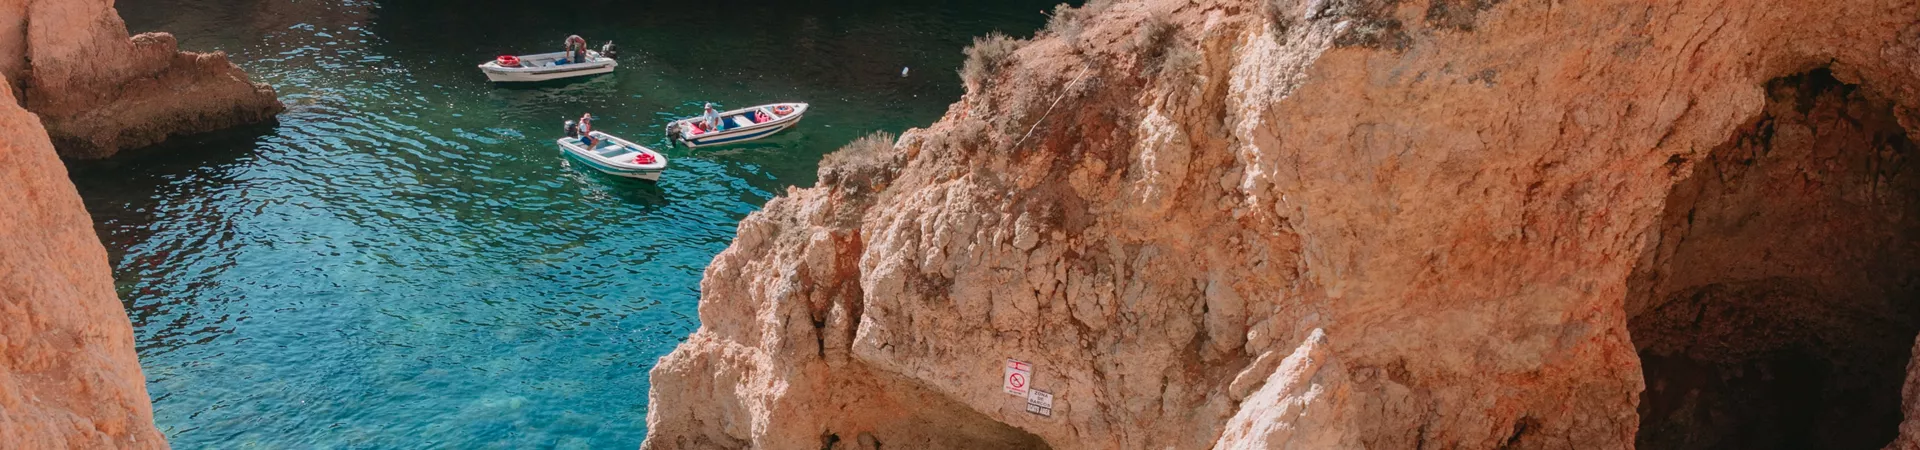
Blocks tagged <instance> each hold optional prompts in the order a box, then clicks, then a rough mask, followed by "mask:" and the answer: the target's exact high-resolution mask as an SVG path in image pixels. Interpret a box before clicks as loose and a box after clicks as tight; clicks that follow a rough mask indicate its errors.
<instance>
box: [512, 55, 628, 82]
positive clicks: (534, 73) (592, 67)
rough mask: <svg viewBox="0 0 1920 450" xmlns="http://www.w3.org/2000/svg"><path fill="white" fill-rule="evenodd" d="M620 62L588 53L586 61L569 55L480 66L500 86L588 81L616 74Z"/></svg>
mask: <svg viewBox="0 0 1920 450" xmlns="http://www.w3.org/2000/svg"><path fill="white" fill-rule="evenodd" d="M619 66H620V62H619V61H614V60H613V58H611V57H608V56H606V55H605V54H603V53H601V52H596V51H593V50H588V51H587V60H586V61H572V60H568V59H567V52H553V53H541V54H537V55H524V56H501V57H499V58H496V59H494V60H492V61H487V62H486V63H485V64H481V65H480V71H481V72H486V74H487V79H488V80H492V81H493V82H496V83H511V82H532V81H548V80H558V79H562V78H573V77H584V76H588V75H598V74H603V73H608V72H613V68H614V67H619Z"/></svg>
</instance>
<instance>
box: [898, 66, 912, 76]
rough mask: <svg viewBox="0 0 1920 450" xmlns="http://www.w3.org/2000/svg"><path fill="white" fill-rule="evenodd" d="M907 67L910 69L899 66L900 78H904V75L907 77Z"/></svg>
mask: <svg viewBox="0 0 1920 450" xmlns="http://www.w3.org/2000/svg"><path fill="white" fill-rule="evenodd" d="M907 69H910V67H901V68H900V77H901V78H906V77H907Z"/></svg>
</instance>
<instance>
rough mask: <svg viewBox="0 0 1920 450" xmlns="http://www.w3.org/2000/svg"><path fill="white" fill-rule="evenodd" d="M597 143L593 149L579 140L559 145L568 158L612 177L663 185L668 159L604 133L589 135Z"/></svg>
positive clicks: (567, 139) (573, 139)
mask: <svg viewBox="0 0 1920 450" xmlns="http://www.w3.org/2000/svg"><path fill="white" fill-rule="evenodd" d="M587 135H588V136H592V137H593V138H594V139H595V145H594V147H593V148H591V149H589V148H587V146H586V145H585V144H583V143H581V142H580V139H579V138H568V137H563V138H560V139H559V140H557V141H555V142H557V143H559V144H560V149H561V150H565V151H566V152H567V154H570V155H573V156H575V157H578V158H579V159H580V160H582V161H585V162H586V163H587V165H588V166H591V167H593V168H594V170H599V171H601V172H606V173H607V174H609V175H617V176H623V177H627V178H639V179H642V180H650V181H659V180H660V172H665V171H666V170H667V156H666V155H662V154H660V152H657V151H654V150H653V149H650V148H647V147H645V146H642V145H640V144H635V143H633V142H630V141H627V140H626V139H621V138H619V137H615V136H613V135H610V134H606V133H602V132H598V131H595V132H592V133H588V134H587Z"/></svg>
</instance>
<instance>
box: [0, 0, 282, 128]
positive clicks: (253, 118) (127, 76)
mask: <svg viewBox="0 0 1920 450" xmlns="http://www.w3.org/2000/svg"><path fill="white" fill-rule="evenodd" d="M0 75H4V76H6V77H7V78H8V79H9V80H11V81H12V82H13V83H14V84H15V85H16V88H18V90H17V91H16V94H17V95H20V96H22V100H23V101H22V102H21V103H22V104H23V105H24V106H26V108H27V109H28V110H31V111H33V112H34V113H35V114H38V115H40V117H41V119H42V121H43V122H45V124H46V127H47V131H48V133H49V134H50V135H51V136H52V137H53V142H54V144H55V146H56V147H57V148H59V149H60V152H61V155H62V156H66V157H69V158H83V159H85V158H104V157H107V156H111V155H113V154H114V153H116V152H118V151H120V150H124V149H129V148H136V147H144V146H148V145H153V144H156V143H159V142H160V141H162V140H165V139H166V138H167V137H169V136H174V135H182V134H191V133H200V132H206V131H213V130H217V129H222V128H227V127H232V126H235V125H242V124H248V123H256V122H262V121H265V120H268V119H271V118H272V117H273V115H274V114H278V113H279V112H280V111H281V110H282V109H283V108H284V107H283V106H282V105H281V104H280V102H279V100H278V99H277V98H276V97H275V96H274V92H273V88H271V87H268V86H267V85H265V84H260V83H253V82H250V81H248V80H247V74H246V73H245V72H242V71H241V70H240V68H239V67H237V66H234V65H233V64H232V63H230V62H228V61H227V59H226V55H224V54H222V53H218V52H216V53H210V54H209V53H191V52H181V51H179V49H178V46H177V43H176V42H175V41H174V39H173V36H172V35H168V34H166V33H146V34H141V35H139V36H132V37H129V36H127V29H126V24H125V23H124V22H122V21H121V20H120V16H119V12H117V11H115V10H114V9H113V3H112V2H111V1H107V0H80V1H76V0H0Z"/></svg>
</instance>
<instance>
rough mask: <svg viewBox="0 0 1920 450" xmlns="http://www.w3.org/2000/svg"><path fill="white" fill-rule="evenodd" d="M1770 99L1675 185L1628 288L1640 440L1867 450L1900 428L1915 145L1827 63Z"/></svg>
mask: <svg viewBox="0 0 1920 450" xmlns="http://www.w3.org/2000/svg"><path fill="white" fill-rule="evenodd" d="M1766 91H1767V103H1766V107H1765V109H1764V110H1763V112H1762V114H1761V115H1760V116H1759V117H1757V118H1756V119H1754V120H1753V121H1751V122H1749V123H1747V124H1746V125H1745V126H1742V127H1741V128H1739V129H1738V130H1735V132H1734V133H1733V135H1732V137H1731V138H1730V139H1729V140H1728V141H1727V142H1725V143H1724V144H1721V145H1720V146H1718V147H1717V148H1715V149H1713V150H1712V151H1711V152H1710V153H1709V154H1708V155H1706V156H1705V157H1704V158H1703V159H1701V160H1698V161H1694V162H1693V164H1692V168H1691V170H1692V172H1693V173H1692V175H1691V176H1690V177H1688V178H1687V179H1686V180H1685V181H1682V182H1680V183H1678V184H1676V185H1675V187H1674V188H1673V192H1671V193H1670V194H1669V196H1668V198H1667V204H1666V209H1665V211H1664V213H1663V214H1662V217H1661V222H1660V223H1659V224H1657V225H1656V226H1657V227H1659V232H1658V234H1657V235H1656V237H1655V238H1654V240H1655V242H1653V243H1652V244H1651V245H1650V246H1649V247H1648V250H1647V253H1646V254H1644V255H1643V256H1642V257H1641V259H1640V263H1639V264H1638V266H1637V267H1636V268H1635V270H1634V275H1633V277H1632V279H1631V281H1630V283H1629V292H1630V293H1629V295H1628V299H1627V313H1628V317H1629V319H1628V329H1629V332H1630V333H1631V334H1632V336H1633V340H1634V345H1635V347H1637V349H1638V351H1639V354H1640V361H1641V366H1642V374H1643V376H1644V377H1645V381H1646V390H1645V391H1644V392H1642V393H1641V397H1640V406H1639V414H1640V432H1639V435H1638V436H1637V437H1636V443H1637V444H1638V446H1639V448H1646V449H1665V448H1745V449H1763V448H1829V449H1864V448H1880V447H1882V446H1884V445H1886V444H1887V443H1888V442H1889V441H1891V440H1892V439H1893V437H1894V435H1895V434H1896V433H1897V428H1898V425H1899V422H1900V420H1901V413H1900V409H1899V408H1900V389H1901V386H1902V383H1903V382H1904V380H1905V377H1906V365H1907V361H1908V359H1909V357H1910V349H1911V348H1912V346H1913V342H1914V336H1915V333H1916V331H1920V326H1917V325H1916V323H1920V321H1916V320H1915V317H1916V311H1917V310H1920V264H1915V263H1916V262H1920V258H1916V257H1917V256H1920V169H1917V168H1916V167H1915V165H1914V164H1913V163H1914V162H1916V161H1914V160H1912V159H1913V157H1914V156H1915V146H1914V143H1913V141H1912V140H1911V139H1910V138H1909V136H1908V134H1907V132H1906V130H1905V129H1903V128H1902V127H1901V126H1900V125H1899V121H1898V120H1897V119H1896V117H1895V114H1894V112H1893V107H1892V106H1891V105H1890V104H1889V103H1888V102H1885V101H1883V100H1880V99H1878V98H1876V97H1874V96H1873V95H1872V94H1871V93H1870V92H1869V90H1867V89H1863V88H1862V87H1860V86H1854V85H1849V84H1845V83H1842V82H1840V81H1838V80H1836V79H1835V78H1834V76H1833V75H1832V73H1830V72H1828V71H1826V70H1819V71H1814V72H1809V73H1806V74H1801V75H1796V76H1791V77H1785V78H1780V79H1776V80H1774V81H1772V82H1770V83H1768V85H1767V90H1766ZM1681 162H1684V161H1681ZM1682 165H1683V164H1676V167H1680V166H1682Z"/></svg>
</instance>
